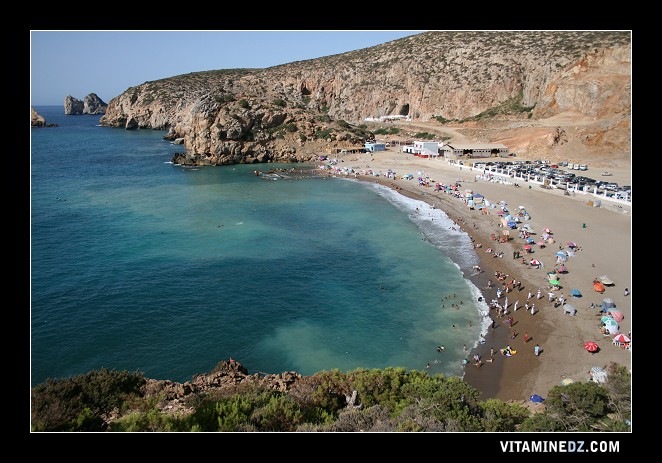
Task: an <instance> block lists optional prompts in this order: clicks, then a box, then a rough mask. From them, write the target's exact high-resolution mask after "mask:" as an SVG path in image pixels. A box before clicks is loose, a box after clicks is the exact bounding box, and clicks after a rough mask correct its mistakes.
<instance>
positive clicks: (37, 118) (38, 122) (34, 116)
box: [30, 108, 46, 127]
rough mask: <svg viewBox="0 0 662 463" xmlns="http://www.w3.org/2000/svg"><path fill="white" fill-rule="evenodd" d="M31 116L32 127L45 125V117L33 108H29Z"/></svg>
mask: <svg viewBox="0 0 662 463" xmlns="http://www.w3.org/2000/svg"><path fill="white" fill-rule="evenodd" d="M30 110H31V118H30V125H31V126H32V127H46V119H44V117H43V116H41V115H40V114H39V113H38V112H37V111H36V110H35V109H34V108H30Z"/></svg>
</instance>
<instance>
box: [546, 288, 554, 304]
mask: <svg viewBox="0 0 662 463" xmlns="http://www.w3.org/2000/svg"><path fill="white" fill-rule="evenodd" d="M547 294H548V295H549V302H552V301H553V300H554V293H553V292H551V291H550V292H549V293H547Z"/></svg>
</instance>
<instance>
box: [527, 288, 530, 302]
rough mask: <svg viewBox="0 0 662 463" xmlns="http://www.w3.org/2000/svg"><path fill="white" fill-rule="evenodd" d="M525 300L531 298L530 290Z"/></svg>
mask: <svg viewBox="0 0 662 463" xmlns="http://www.w3.org/2000/svg"><path fill="white" fill-rule="evenodd" d="M526 300H527V302H528V301H530V300H531V291H529V294H528V295H527V296H526Z"/></svg>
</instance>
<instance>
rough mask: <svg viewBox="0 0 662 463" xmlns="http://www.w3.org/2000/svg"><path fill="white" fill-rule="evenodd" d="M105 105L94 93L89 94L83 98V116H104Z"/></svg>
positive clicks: (106, 105)
mask: <svg viewBox="0 0 662 463" xmlns="http://www.w3.org/2000/svg"><path fill="white" fill-rule="evenodd" d="M107 107H108V104H107V103H104V102H103V100H102V99H101V98H99V97H98V96H97V94H96V93H90V94H89V95H87V96H86V97H85V102H84V107H83V114H106V108H107Z"/></svg>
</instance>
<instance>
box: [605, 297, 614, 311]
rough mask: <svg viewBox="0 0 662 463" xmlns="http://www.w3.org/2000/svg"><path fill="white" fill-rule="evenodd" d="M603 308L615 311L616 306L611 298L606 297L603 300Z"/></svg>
mask: <svg viewBox="0 0 662 463" xmlns="http://www.w3.org/2000/svg"><path fill="white" fill-rule="evenodd" d="M602 307H604V308H605V309H607V310H609V309H615V308H616V304H614V301H613V300H612V299H611V298H610V297H606V298H604V299H603V300H602Z"/></svg>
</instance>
